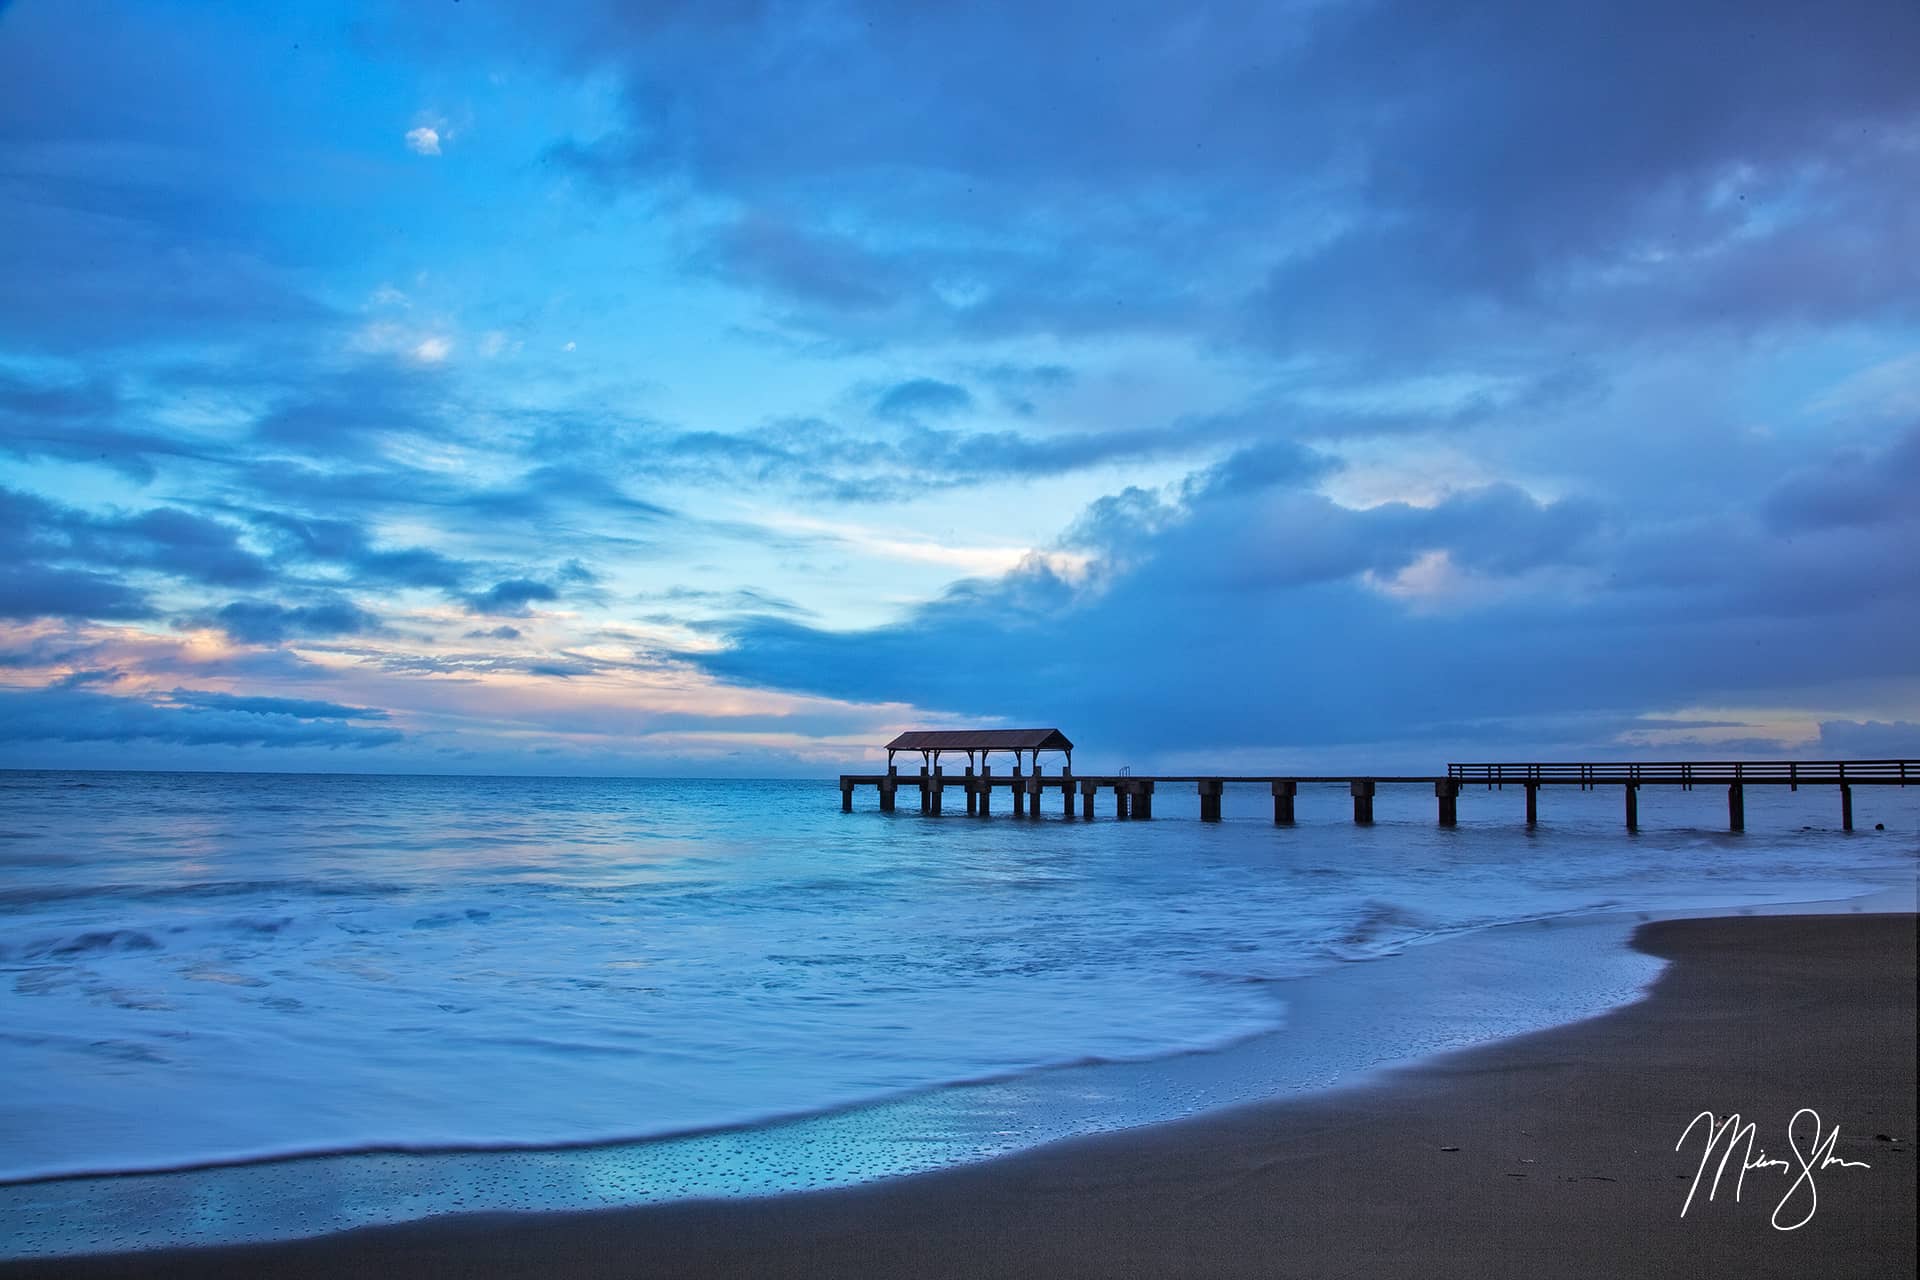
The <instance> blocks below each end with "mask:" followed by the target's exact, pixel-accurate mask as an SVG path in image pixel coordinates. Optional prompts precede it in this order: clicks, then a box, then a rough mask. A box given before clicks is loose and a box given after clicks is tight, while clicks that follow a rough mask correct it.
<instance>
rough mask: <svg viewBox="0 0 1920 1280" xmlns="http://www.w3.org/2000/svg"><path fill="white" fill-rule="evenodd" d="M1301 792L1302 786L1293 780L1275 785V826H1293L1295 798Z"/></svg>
mask: <svg viewBox="0 0 1920 1280" xmlns="http://www.w3.org/2000/svg"><path fill="white" fill-rule="evenodd" d="M1299 792H1300V784H1299V783H1297V782H1294V781H1292V780H1291V779H1287V780H1283V781H1280V782H1276V783H1274V784H1273V824H1274V825H1275V826H1276V827H1290V826H1292V825H1293V798H1294V796H1296V795H1298V794H1299Z"/></svg>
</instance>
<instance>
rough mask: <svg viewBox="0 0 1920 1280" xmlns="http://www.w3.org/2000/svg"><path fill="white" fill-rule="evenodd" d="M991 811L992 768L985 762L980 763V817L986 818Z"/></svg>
mask: <svg viewBox="0 0 1920 1280" xmlns="http://www.w3.org/2000/svg"><path fill="white" fill-rule="evenodd" d="M992 811H993V766H992V765H990V764H988V763H987V762H986V761H984V760H983V761H981V762H980V816H981V817H983V818H984V817H986V816H987V815H988V814H989V813H991V812H992Z"/></svg>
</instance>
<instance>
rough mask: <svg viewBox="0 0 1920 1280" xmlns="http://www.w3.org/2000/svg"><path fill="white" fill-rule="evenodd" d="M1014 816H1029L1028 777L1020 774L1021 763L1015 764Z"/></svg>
mask: <svg viewBox="0 0 1920 1280" xmlns="http://www.w3.org/2000/svg"><path fill="white" fill-rule="evenodd" d="M1013 816H1014V817H1016V818H1024V817H1026V816H1027V783H1026V779H1025V778H1022V777H1021V776H1020V766H1019V765H1015V766H1013Z"/></svg>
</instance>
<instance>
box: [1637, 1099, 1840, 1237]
mask: <svg viewBox="0 0 1920 1280" xmlns="http://www.w3.org/2000/svg"><path fill="white" fill-rule="evenodd" d="M1803 1119H1804V1120H1805V1121H1806V1122H1808V1123H1810V1124H1811V1125H1812V1126H1813V1132H1812V1134H1811V1135H1810V1140H1809V1141H1808V1142H1807V1143H1806V1145H1805V1147H1804V1148H1803V1147H1802V1145H1801V1131H1802V1130H1803V1129H1804V1128H1805V1127H1806V1125H1805V1124H1803V1123H1802V1121H1803ZM1703 1125H1704V1126H1705V1130H1704V1131H1705V1133H1706V1135H1707V1142H1706V1146H1705V1147H1703V1148H1702V1149H1701V1151H1700V1167H1699V1168H1698V1169H1697V1170H1695V1172H1694V1175H1693V1185H1692V1186H1691V1187H1689V1188H1687V1202H1686V1203H1685V1204H1684V1205H1682V1206H1680V1216H1681V1217H1683V1218H1684V1217H1686V1216H1687V1210H1688V1209H1691V1208H1692V1207H1693V1198H1694V1196H1695V1195H1697V1194H1698V1193H1699V1191H1700V1183H1701V1181H1702V1180H1703V1179H1704V1178H1705V1177H1706V1176H1707V1166H1708V1165H1709V1164H1711V1163H1712V1161H1713V1156H1714V1153H1715V1152H1716V1151H1718V1152H1719V1153H1720V1163H1719V1165H1718V1166H1716V1167H1715V1169H1714V1171H1713V1183H1712V1185H1711V1186H1709V1187H1708V1188H1707V1199H1709V1200H1711V1199H1713V1198H1714V1196H1716V1195H1718V1194H1719V1192H1720V1180H1721V1178H1722V1177H1723V1176H1724V1175H1725V1174H1726V1172H1727V1165H1728V1163H1729V1162H1731V1161H1732V1160H1733V1158H1734V1152H1735V1151H1737V1150H1739V1148H1740V1145H1741V1144H1742V1143H1745V1144H1746V1150H1745V1151H1744V1152H1742V1153H1741V1155H1740V1172H1739V1175H1738V1176H1737V1177H1735V1178H1734V1181H1733V1198H1734V1201H1735V1202H1736V1203H1737V1202H1738V1201H1739V1199H1740V1192H1741V1190H1742V1188H1744V1187H1745V1186H1746V1181H1747V1173H1748V1171H1750V1170H1753V1169H1771V1170H1774V1171H1775V1172H1777V1173H1780V1174H1793V1171H1794V1169H1795V1168H1796V1167H1797V1168H1798V1169H1799V1171H1800V1172H1799V1174H1798V1175H1797V1176H1795V1177H1794V1179H1793V1183H1792V1185H1791V1186H1789V1187H1788V1188H1787V1194H1786V1195H1784V1196H1782V1197H1780V1203H1779V1204H1777V1205H1775V1206H1774V1210H1773V1218H1772V1222H1773V1226H1774V1229H1775V1230H1778V1231H1796V1230H1798V1229H1799V1228H1801V1227H1804V1226H1806V1225H1807V1223H1809V1222H1811V1221H1813V1213H1814V1210H1816V1209H1818V1208H1819V1207H1820V1193H1819V1192H1818V1191H1817V1190H1816V1189H1815V1188H1814V1185H1813V1175H1814V1174H1815V1173H1818V1172H1820V1171H1822V1170H1825V1169H1871V1168H1872V1167H1873V1166H1872V1165H1870V1164H1868V1163H1867V1162H1866V1161H1864V1160H1843V1159H1841V1158H1840V1157H1839V1156H1836V1155H1834V1154H1833V1144H1834V1143H1835V1142H1836V1141H1838V1140H1839V1138H1840V1126H1839V1125H1835V1126H1834V1127H1833V1131H1832V1132H1831V1133H1828V1134H1826V1135H1825V1136H1824V1137H1823V1136H1822V1134H1821V1128H1820V1113H1819V1112H1817V1111H1815V1110H1814V1109H1813V1108H1812V1107H1802V1108H1800V1109H1799V1110H1798V1111H1796V1112H1794V1113H1793V1119H1792V1120H1789V1121H1788V1122H1787V1147H1788V1149H1789V1150H1790V1151H1792V1153H1793V1159H1792V1160H1790V1161H1789V1160H1782V1159H1770V1158H1768V1156H1767V1153H1766V1149H1765V1148H1761V1149H1759V1150H1758V1151H1756V1150H1755V1149H1754V1143H1755V1140H1756V1138H1757V1137H1758V1130H1757V1129H1756V1127H1755V1125H1754V1124H1753V1122H1752V1121H1750V1120H1749V1121H1745V1122H1742V1121H1741V1119H1740V1117H1739V1115H1738V1114H1735V1115H1730V1116H1727V1117H1726V1118H1724V1119H1715V1118H1714V1114H1713V1112H1711V1111H1702V1112H1701V1113H1700V1114H1699V1115H1697V1116H1695V1117H1694V1118H1693V1119H1692V1121H1690V1122H1689V1123H1688V1125H1687V1127H1686V1130H1685V1132H1683V1133H1682V1134H1681V1135H1680V1141H1678V1142H1676V1143H1674V1144H1673V1149H1674V1150H1675V1151H1678V1150H1680V1148H1682V1147H1684V1146H1686V1145H1687V1139H1688V1138H1689V1137H1691V1136H1692V1135H1693V1131H1694V1130H1695V1129H1697V1128H1701V1126H1703ZM1802 1205H1804V1206H1805V1209H1806V1212H1804V1213H1802V1214H1800V1216H1799V1217H1797V1218H1794V1219H1793V1220H1792V1221H1790V1222H1789V1221H1786V1220H1785V1219H1786V1218H1787V1217H1788V1216H1789V1214H1790V1212H1792V1211H1793V1210H1794V1209H1795V1208H1797V1207H1798V1206H1802Z"/></svg>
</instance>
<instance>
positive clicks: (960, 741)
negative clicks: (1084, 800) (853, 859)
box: [842, 729, 1073, 815]
mask: <svg viewBox="0 0 1920 1280" xmlns="http://www.w3.org/2000/svg"><path fill="white" fill-rule="evenodd" d="M902 751H917V752H919V753H920V779H919V782H920V811H921V812H922V813H939V812H940V801H941V794H942V792H944V791H945V789H946V787H945V779H946V771H945V770H944V769H942V768H941V766H940V757H941V756H942V755H945V754H949V753H951V754H953V755H964V756H965V757H966V758H967V771H966V773H965V775H964V779H963V782H962V785H963V786H964V788H965V790H966V796H967V812H968V813H970V814H971V813H977V814H983V815H984V814H985V813H986V812H987V811H988V809H989V807H990V805H991V803H992V796H993V781H992V779H993V767H992V765H991V764H990V763H989V757H990V756H991V755H992V753H993V752H995V751H1010V752H1012V753H1013V772H1012V773H1011V774H1010V775H1009V776H1008V778H1007V786H1008V787H1009V789H1010V790H1012V792H1013V811H1014V813H1016V814H1023V813H1025V812H1026V807H1027V803H1026V802H1027V797H1028V795H1029V794H1031V795H1032V797H1033V808H1034V813H1035V814H1036V815H1037V814H1038V813H1039V811H1040V788H1039V786H1037V785H1035V784H1036V783H1037V782H1038V780H1039V779H1040V778H1041V776H1042V775H1041V771H1040V753H1041V752H1042V751H1056V752H1059V753H1061V754H1062V755H1064V756H1065V757H1066V761H1065V763H1064V764H1063V765H1062V766H1061V769H1060V777H1061V778H1062V779H1065V780H1067V781H1065V782H1056V783H1055V785H1057V786H1062V787H1063V788H1065V789H1066V790H1068V792H1069V808H1071V798H1070V797H1071V787H1072V783H1071V779H1072V777H1073V740H1072V739H1071V738H1069V737H1067V735H1066V734H1064V733H1062V732H1060V731H1059V730H1058V729H914V730H910V731H908V732H906V733H903V734H901V735H900V736H899V737H897V738H895V739H894V740H893V741H892V742H889V743H888V744H887V772H886V775H885V776H884V777H882V778H878V779H875V783H876V785H877V786H878V787H879V788H880V807H881V809H883V810H886V811H888V812H891V811H892V809H893V797H894V792H895V791H896V790H897V789H898V787H899V781H898V779H899V770H898V768H897V766H895V764H894V762H893V757H894V755H895V754H896V753H898V752H902ZM976 760H977V761H978V766H979V772H978V773H977V774H976V773H975V772H974V768H975V762H976ZM1023 763H1031V764H1032V766H1033V772H1032V774H1031V775H1029V774H1026V773H1023V772H1022V768H1021V766H1022V764H1023ZM842 795H843V796H844V797H845V800H846V806H845V807H851V805H852V791H851V789H850V788H846V787H843V788H842Z"/></svg>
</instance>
